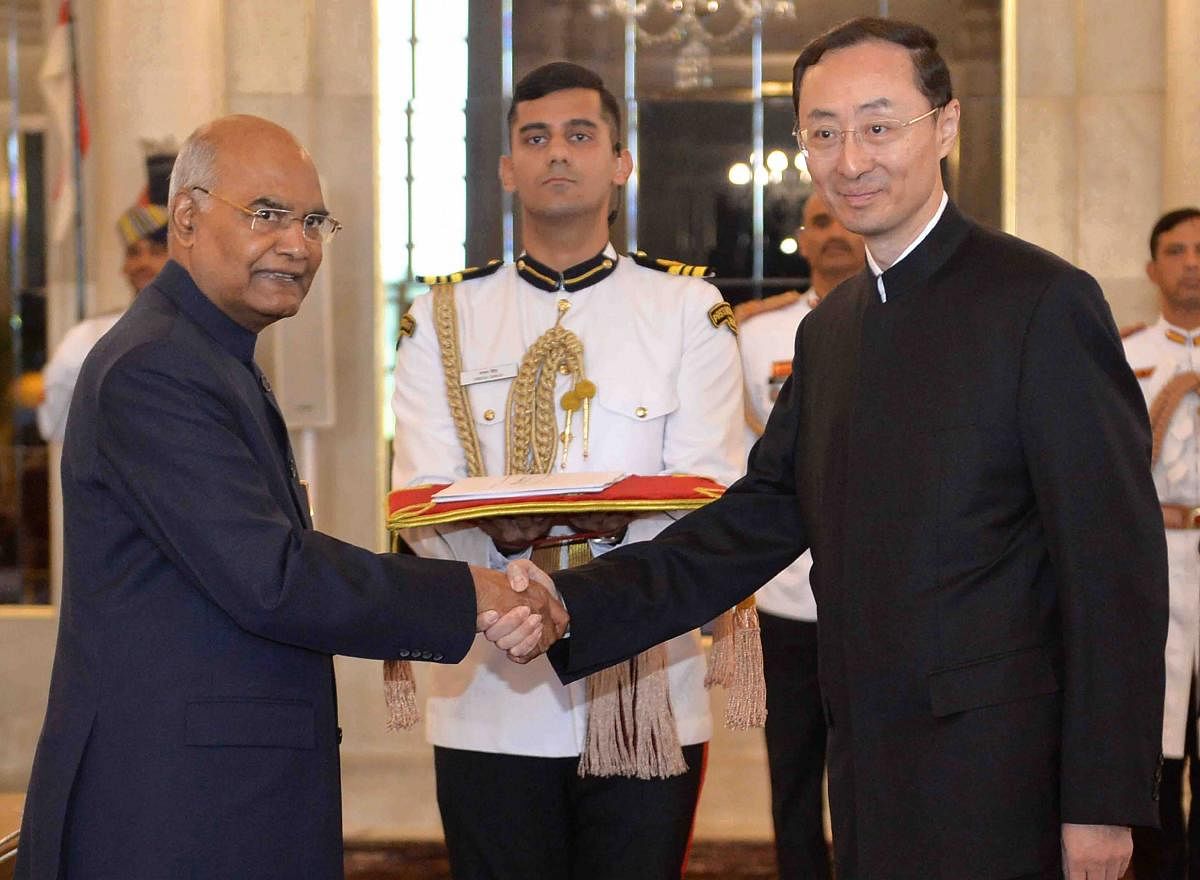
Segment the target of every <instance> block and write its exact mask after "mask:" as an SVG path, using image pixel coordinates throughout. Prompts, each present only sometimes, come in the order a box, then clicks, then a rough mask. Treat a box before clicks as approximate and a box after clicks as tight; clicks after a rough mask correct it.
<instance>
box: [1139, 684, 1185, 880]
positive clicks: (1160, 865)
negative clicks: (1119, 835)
mask: <svg viewBox="0 0 1200 880" xmlns="http://www.w3.org/2000/svg"><path fill="white" fill-rule="evenodd" d="M1184 754H1185V757H1183V758H1167V759H1165V760H1164V761H1163V770H1162V783H1161V784H1160V785H1159V789H1158V818H1159V821H1160V822H1161V823H1162V826H1161V828H1134V829H1133V872H1134V876H1135V877H1137V880H1200V811H1198V810H1197V805H1198V802H1200V759H1198V758H1197V750H1196V683H1195V682H1194V681H1193V682H1192V692H1191V694H1190V695H1189V697H1188V725H1187V733H1186V734H1185V736H1184ZM1185 768H1186V769H1187V773H1188V784H1189V785H1190V786H1191V789H1192V809H1191V816H1190V819H1189V820H1187V821H1185V820H1184V817H1183V774H1184V770H1185Z"/></svg>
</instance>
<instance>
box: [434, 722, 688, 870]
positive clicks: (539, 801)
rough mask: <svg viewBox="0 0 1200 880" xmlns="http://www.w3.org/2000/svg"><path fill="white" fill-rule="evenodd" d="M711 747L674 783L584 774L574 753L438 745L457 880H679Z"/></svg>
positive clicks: (440, 791)
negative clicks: (476, 749) (540, 753)
mask: <svg viewBox="0 0 1200 880" xmlns="http://www.w3.org/2000/svg"><path fill="white" fill-rule="evenodd" d="M707 754H708V753H707V745H706V744H700V745H694V746H684V748H683V756H684V759H685V760H686V761H687V765H688V771H687V773H685V774H683V775H682V776H674V777H672V778H670V779H629V778H627V777H623V776H616V777H608V778H603V779H602V778H597V777H587V778H584V779H581V778H580V777H579V774H578V772H577V770H576V768H577V767H578V766H579V759H578V758H532V757H525V756H522V755H496V754H490V753H487V752H469V751H463V750H460V749H445V748H441V747H439V746H435V747H434V750H433V758H434V769H435V770H436V772H437V795H438V808H439V809H440V810H441V814H442V826H443V828H444V829H445V832H446V848H447V849H448V850H449V854H450V872H451V874H452V875H453V876H454V880H679V878H680V877H682V876H683V870H684V867H685V865H686V862H687V852H688V846H689V844H690V843H691V837H692V823H693V820H694V819H695V816H696V803H697V801H698V800H699V799H700V786H701V784H702V782H703V780H704V763H705V760H706V758H707Z"/></svg>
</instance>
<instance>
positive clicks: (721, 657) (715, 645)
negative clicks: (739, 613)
mask: <svg viewBox="0 0 1200 880" xmlns="http://www.w3.org/2000/svg"><path fill="white" fill-rule="evenodd" d="M733 676H734V668H733V609H732V608H731V609H729V610H728V611H726V612H724V613H722V614H721V615H719V616H718V617H716V618H715V619H714V620H713V626H712V649H711V650H710V651H709V652H708V671H707V672H706V673H705V674H704V686H705V687H706V688H709V689H710V690H711V689H712V686H713V685H715V684H719V685H720V686H721V687H723V688H728V687H732V686H733Z"/></svg>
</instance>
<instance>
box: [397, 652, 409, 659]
mask: <svg viewBox="0 0 1200 880" xmlns="http://www.w3.org/2000/svg"><path fill="white" fill-rule="evenodd" d="M399 654H400V659H401V660H404V659H406V658H407V657H408V651H404V650H402V651H400V652H399Z"/></svg>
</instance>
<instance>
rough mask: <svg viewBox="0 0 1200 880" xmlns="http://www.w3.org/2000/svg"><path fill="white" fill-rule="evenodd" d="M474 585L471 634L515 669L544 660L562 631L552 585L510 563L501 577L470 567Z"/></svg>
mask: <svg viewBox="0 0 1200 880" xmlns="http://www.w3.org/2000/svg"><path fill="white" fill-rule="evenodd" d="M471 575H472V577H473V578H474V579H475V605H476V612H477V616H476V618H475V631H476V632H481V633H483V634H484V636H485V637H486V638H487V640H488V641H489V642H492V643H493V644H495V646H496V647H497V648H499V649H500V650H502V651H504V652H506V653H507V654H508V657H509V659H510V660H512V661H514V662H515V663H528V662H529V661H530V660H532V659H534V658H535V657H537V656H538V655H539V654H544V653H545V652H546V651H547V650H548V649H549V648H550V646H551V645H553V644H554V643H555V642H557V641H558V640H559V639H560V638H562V637H563V635H564V634H565V633H566V631H567V626H568V624H569V623H570V622H571V618H570V617H569V616H568V615H567V611H566V609H565V608H564V607H563V605H562V602H561V601H559V598H558V592H557V591H556V590H555V589H554V581H553V580H551V579H550V576H549V575H548V574H546V573H545V572H544V571H542V570H541V569H540V568H538V567H537V566H536V565H534V564H533V563H532V562H529V561H528V560H525V559H521V560H517V561H516V562H511V563H509V565H508V568H507V569H506V571H505V572H504V573H503V574H502V573H500V572H498V571H491V570H489V569H486V568H477V567H475V566H471Z"/></svg>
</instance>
